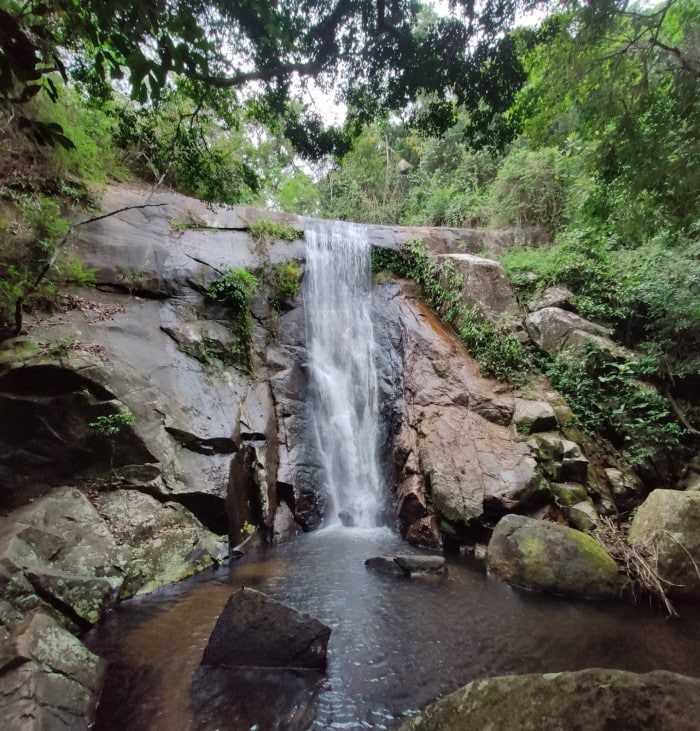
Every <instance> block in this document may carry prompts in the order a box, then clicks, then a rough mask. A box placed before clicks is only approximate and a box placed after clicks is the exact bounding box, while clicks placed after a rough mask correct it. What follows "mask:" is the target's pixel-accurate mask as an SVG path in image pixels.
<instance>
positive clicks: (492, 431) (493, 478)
mask: <svg viewBox="0 0 700 731" xmlns="http://www.w3.org/2000/svg"><path fill="white" fill-rule="evenodd" d="M375 289H376V302H375V313H376V316H375V323H376V326H375V327H376V329H375V333H376V337H377V341H378V352H379V354H380V363H379V375H380V389H381V392H382V400H383V409H384V414H383V417H384V419H385V422H386V423H388V424H389V425H390V429H389V431H390V438H389V440H388V442H387V444H386V445H385V454H386V455H387V457H388V458H389V459H390V460H391V461H392V463H393V464H394V466H395V471H396V475H397V481H398V489H397V499H398V508H397V509H398V515H399V520H400V522H401V526H402V530H403V533H404V535H406V536H407V538H408V539H409V540H411V541H413V542H416V543H419V544H422V545H426V546H432V547H436V546H438V545H439V543H440V534H439V532H438V520H439V519H442V530H445V528H447V530H450V524H454V525H456V526H461V527H462V528H466V527H467V526H468V525H469V524H470V522H472V521H474V520H477V519H480V518H481V517H482V516H483V515H484V514H485V513H486V514H489V515H495V516H498V515H501V514H503V513H505V512H507V511H509V510H515V509H518V508H520V507H522V506H524V505H527V504H530V503H533V502H536V501H537V500H538V499H539V497H540V496H541V495H542V491H543V486H542V483H541V481H540V478H539V475H538V474H537V472H536V462H535V460H534V459H533V457H532V456H530V450H529V448H528V447H527V445H526V444H525V443H524V442H522V441H521V439H520V437H519V436H518V433H517V430H516V429H515V426H514V425H513V424H512V423H511V422H512V417H513V411H514V404H513V398H512V396H509V395H508V394H503V393H501V391H502V389H501V388H499V386H498V385H497V384H496V383H494V382H493V381H489V380H487V379H485V378H482V377H481V376H480V375H479V369H478V366H477V364H476V362H475V361H474V360H473V359H472V358H471V357H470V356H469V355H468V354H467V353H466V351H465V349H464V347H463V346H462V344H461V343H460V342H459V341H458V340H457V338H456V337H455V336H454V335H453V334H452V333H450V332H448V331H447V330H446V329H445V328H444V327H443V326H442V325H441V324H440V323H439V322H438V321H437V319H436V318H435V316H434V315H433V314H432V313H431V312H430V311H428V310H427V309H426V308H425V307H424V306H423V305H422V304H421V303H420V302H419V301H418V300H416V299H415V298H414V297H412V296H411V293H410V288H409V287H408V286H407V285H402V284H400V283H396V282H384V283H382V284H380V285H378V286H377V287H376V288H375ZM428 494H429V495H430V504H429V502H428V497H427V495H428ZM445 521H447V523H446V522H445Z"/></svg>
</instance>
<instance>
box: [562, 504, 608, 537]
mask: <svg viewBox="0 0 700 731" xmlns="http://www.w3.org/2000/svg"><path fill="white" fill-rule="evenodd" d="M566 515H567V517H568V519H569V522H570V523H571V525H573V526H574V528H578V529H579V530H582V531H591V530H593V529H594V528H596V527H597V526H598V525H600V519H599V518H598V513H597V511H596V509H595V506H594V505H593V503H592V502H591V501H590V500H582V501H581V502H579V503H575V504H574V505H572V506H571V507H569V508H567V509H566Z"/></svg>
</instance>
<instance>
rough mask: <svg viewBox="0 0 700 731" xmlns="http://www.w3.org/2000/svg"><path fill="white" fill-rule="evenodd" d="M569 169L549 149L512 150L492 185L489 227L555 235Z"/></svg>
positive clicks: (565, 194)
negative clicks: (525, 228)
mask: <svg viewBox="0 0 700 731" xmlns="http://www.w3.org/2000/svg"><path fill="white" fill-rule="evenodd" d="M569 165H570V163H569V162H568V161H567V160H566V158H564V157H563V155H562V154H561V153H560V152H559V151H558V150H557V149H556V148H553V147H544V148H541V149H539V150H529V149H527V148H524V149H515V150H513V151H512V152H511V153H510V154H509V155H507V156H506V157H505V158H504V160H503V163H502V164H501V167H500V168H499V170H498V173H497V174H496V178H495V180H494V182H493V187H492V190H491V197H490V207H491V220H492V223H493V224H494V225H496V226H536V227H541V228H543V229H545V230H547V231H551V232H554V231H556V230H557V229H558V228H559V227H560V225H561V223H562V214H563V212H564V209H565V206H566V203H567V195H568V190H569V186H570V184H571V173H570V171H569Z"/></svg>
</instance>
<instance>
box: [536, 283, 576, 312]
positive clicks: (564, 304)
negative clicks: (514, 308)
mask: <svg viewBox="0 0 700 731" xmlns="http://www.w3.org/2000/svg"><path fill="white" fill-rule="evenodd" d="M573 298H574V293H573V292H572V291H571V290H570V289H567V288H566V287H547V289H544V290H542V292H540V293H539V294H536V295H535V296H534V297H533V298H532V299H531V300H530V303H529V304H528V306H527V308H528V310H530V312H537V310H543V309H544V308H545V307H560V308H562V309H570V304H571V300H572V299H573Z"/></svg>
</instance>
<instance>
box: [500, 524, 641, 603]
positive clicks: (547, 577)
mask: <svg viewBox="0 0 700 731" xmlns="http://www.w3.org/2000/svg"><path fill="white" fill-rule="evenodd" d="M487 565H488V568H489V570H490V571H492V572H493V573H494V574H495V575H496V576H498V577H500V578H502V579H504V580H505V581H507V582H508V583H510V584H513V585H514V586H520V587H523V588H527V589H534V590H537V591H546V592H550V593H552V594H559V595H562V596H570V597H583V598H586V599H610V598H613V597H616V596H619V595H620V594H622V593H623V592H624V590H625V587H626V579H625V578H624V577H623V576H622V574H621V573H620V571H619V569H618V566H617V564H616V563H615V561H614V560H613V559H612V557H611V556H610V555H609V554H608V553H607V552H606V551H605V550H604V549H603V547H602V546H601V545H600V544H599V543H598V542H597V541H596V540H595V539H594V538H592V537H591V536H589V535H587V534H586V533H582V532H581V531H578V530H574V529H573V528H568V527H567V526H565V525H559V524H558V523H549V522H547V521H543V520H533V519H532V518H526V517H525V516H522V515H506V516H505V517H504V518H502V519H501V520H500V521H499V523H498V525H497V526H496V529H495V531H494V533H493V536H492V538H491V542H490V543H489V547H488V555H487Z"/></svg>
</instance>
